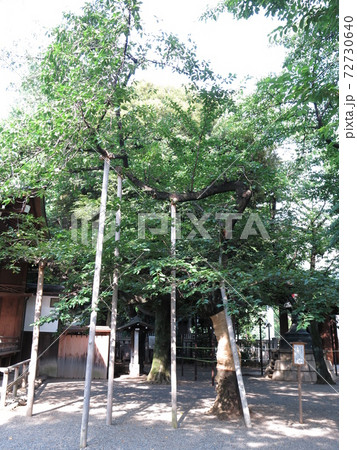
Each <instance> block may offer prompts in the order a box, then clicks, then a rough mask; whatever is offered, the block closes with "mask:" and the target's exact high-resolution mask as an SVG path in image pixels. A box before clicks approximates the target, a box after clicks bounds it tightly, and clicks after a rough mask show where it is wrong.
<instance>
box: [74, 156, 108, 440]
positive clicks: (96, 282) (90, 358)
mask: <svg viewBox="0 0 357 450" xmlns="http://www.w3.org/2000/svg"><path fill="white" fill-rule="evenodd" d="M109 167H110V161H109V159H104V171H103V184H102V195H101V200H100V212H99V227H98V238H97V248H96V255H95V268H94V278H93V292H92V312H91V315H90V324H89V338H88V351H87V364H86V375H85V382H84V401H83V415H82V425H81V436H80V448H85V447H86V446H87V432H88V419H89V403H90V390H91V384H92V370H93V362H94V347H95V328H96V325H97V306H98V296H99V286H100V270H101V266H102V253H103V241H104V224H105V212H106V206H107V193H108V180H109Z"/></svg>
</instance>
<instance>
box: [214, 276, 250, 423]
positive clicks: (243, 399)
mask: <svg viewBox="0 0 357 450" xmlns="http://www.w3.org/2000/svg"><path fill="white" fill-rule="evenodd" d="M221 294H222V300H223V306H224V312H225V315H226V321H227V327H228V335H229V341H230V344H231V350H232V355H233V361H234V367H235V370H236V375H237V382H238V390H239V395H240V399H241V403H242V409H243V416H244V422H245V426H246V427H247V428H250V427H251V426H252V424H251V421H250V413H249V408H248V402H247V397H246V393H245V387H244V382H243V375H242V370H241V367H240V361H239V355H238V350H237V345H236V342H235V339H234V331H233V324H232V318H231V316H230V315H229V313H228V298H227V294H226V287H225V283H224V281H221Z"/></svg>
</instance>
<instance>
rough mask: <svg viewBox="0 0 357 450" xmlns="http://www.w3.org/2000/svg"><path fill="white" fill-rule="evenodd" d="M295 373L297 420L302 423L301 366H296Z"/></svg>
mask: <svg viewBox="0 0 357 450" xmlns="http://www.w3.org/2000/svg"><path fill="white" fill-rule="evenodd" d="M297 375H298V390H299V422H300V423H303V421H302V392H301V366H300V365H299V366H298V369H297Z"/></svg>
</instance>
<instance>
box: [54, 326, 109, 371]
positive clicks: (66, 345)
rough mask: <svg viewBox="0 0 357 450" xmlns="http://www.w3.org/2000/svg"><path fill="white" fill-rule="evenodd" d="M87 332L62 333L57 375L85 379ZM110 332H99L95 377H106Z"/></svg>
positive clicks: (96, 347)
mask: <svg viewBox="0 0 357 450" xmlns="http://www.w3.org/2000/svg"><path fill="white" fill-rule="evenodd" d="M87 347H88V335H87V334H65V335H62V336H61V338H60V341H59V347H58V361H57V376H58V377H59V378H80V379H84V377H85V371H86V361H87ZM108 351H109V333H107V332H106V333H97V334H96V336H95V353H94V365H93V378H97V379H106V378H107V370H108Z"/></svg>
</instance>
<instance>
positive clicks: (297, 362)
mask: <svg viewBox="0 0 357 450" xmlns="http://www.w3.org/2000/svg"><path fill="white" fill-rule="evenodd" d="M291 345H292V347H293V365H294V366H297V379H298V391H299V422H300V423H303V421H302V392H301V367H302V366H303V365H304V364H306V361H305V343H304V342H292V343H291Z"/></svg>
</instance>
